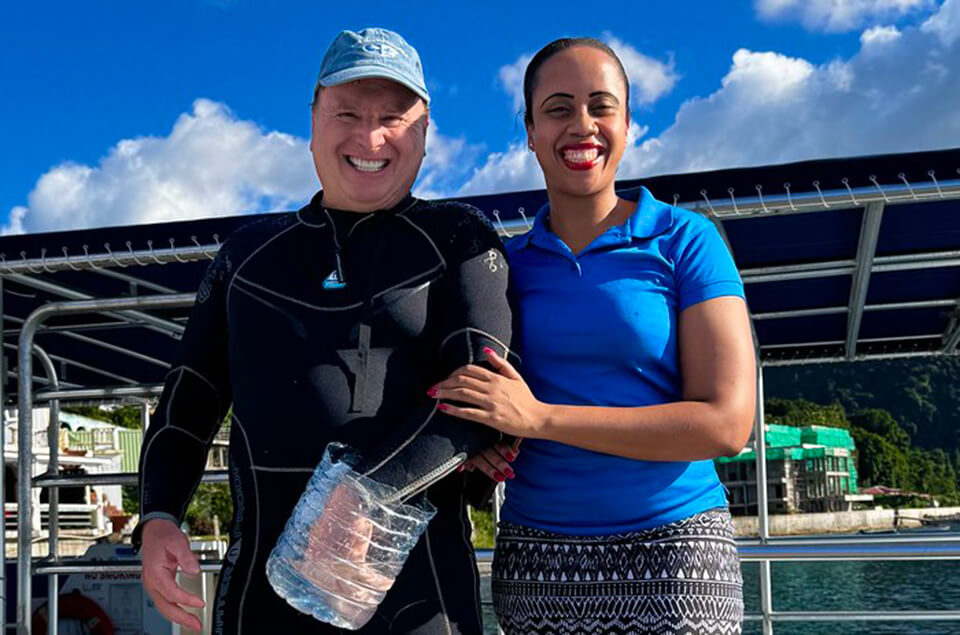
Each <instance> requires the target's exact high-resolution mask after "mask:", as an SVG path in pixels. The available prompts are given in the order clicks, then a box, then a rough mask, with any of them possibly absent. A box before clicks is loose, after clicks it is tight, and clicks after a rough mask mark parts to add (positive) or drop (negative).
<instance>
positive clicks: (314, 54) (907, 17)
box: [0, 0, 960, 234]
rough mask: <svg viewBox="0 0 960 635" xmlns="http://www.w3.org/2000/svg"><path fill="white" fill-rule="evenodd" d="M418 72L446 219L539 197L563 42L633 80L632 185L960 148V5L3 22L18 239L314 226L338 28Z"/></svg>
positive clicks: (0, 41)
mask: <svg viewBox="0 0 960 635" xmlns="http://www.w3.org/2000/svg"><path fill="white" fill-rule="evenodd" d="M367 26H383V27H387V28H390V29H394V30H396V31H398V32H399V33H401V34H402V35H403V36H404V37H405V38H406V39H407V40H408V41H409V42H410V43H411V44H413V45H414V46H415V47H416V48H417V49H418V51H419V53H420V56H421V59H422V60H423V64H424V69H425V74H426V77H427V84H428V87H429V90H430V92H431V96H432V103H431V122H430V123H431V125H430V128H429V133H428V141H427V157H426V159H425V160H424V164H423V167H422V169H421V173H420V178H419V180H418V182H417V184H416V185H415V188H414V189H415V193H417V194H418V195H421V196H426V197H448V196H457V195H467V194H484V193H493V192H505V191H511V190H522V189H530V188H537V187H542V185H543V179H542V176H541V175H540V172H539V169H538V167H537V165H536V162H535V159H534V157H533V156H532V154H530V153H529V152H528V151H527V150H526V144H525V137H524V129H523V125H522V119H521V116H520V107H521V105H520V97H519V93H520V86H521V83H522V77H523V69H524V66H525V64H526V62H527V60H529V58H530V57H531V56H532V55H533V53H535V52H536V51H537V50H538V49H539V48H540V47H542V46H543V45H545V44H546V43H548V42H549V41H551V40H553V39H555V38H558V37H563V36H576V35H586V36H593V37H598V38H601V39H603V40H605V41H606V42H608V43H609V44H610V45H611V46H613V48H614V49H615V50H616V51H617V52H618V54H619V55H620V57H621V59H622V61H623V63H624V65H625V67H626V69H627V72H628V75H629V76H630V79H631V84H632V88H631V90H632V93H631V108H632V113H631V116H632V122H633V123H632V126H631V135H630V142H629V146H628V149H627V152H626V154H625V156H624V159H623V161H622V163H621V166H620V171H619V177H621V178H642V177H645V176H653V175H656V174H667V173H677V172H689V171H699V170H707V169H719V168H725V167H736V166H747V165H760V164H770V163H782V162H788V161H795V160H803V159H815V158H825V157H835V156H854V155H862V154H876V153H888V152H907V151H915V150H927V149H938V148H948V147H954V148H956V147H960V0H724V1H723V2H717V1H715V0H711V1H703V2H692V1H686V0H674V1H672V2H634V3H622V2H608V3H593V4H590V5H589V7H586V6H585V5H584V4H583V3H573V2H564V1H560V0H557V1H552V2H548V3H544V2H516V1H514V2H498V1H494V0H490V1H485V2H482V3H480V2H466V3H453V2H430V1H426V0H424V1H421V2H413V3H402V2H396V1H395V0H394V1H393V2H377V1H376V0H365V1H363V2H341V3H332V2H323V1H322V0H312V1H307V0H303V1H299V2H295V1H286V0H271V1H269V2H268V1H267V0H259V1H255V0H164V1H162V2H161V1H159V0H156V1H154V2H152V3H147V2H127V1H119V0H98V1H97V2H76V0H73V1H70V2H65V1H61V0H49V1H45V2H27V1H25V0H18V1H9V2H4V3H2V4H0V232H2V233H4V234H10V233H24V232H30V233H32V232H43V231H59V230H66V229H77V228H87V227H102V226H110V225H128V224H136V223H149V222H162V221H169V220H182V219H190V218H201V217H210V216H219V215H236V214H254V213H262V212H266V211H275V210H289V209H296V208H297V207H299V206H300V205H302V204H303V203H304V202H305V201H306V200H308V199H309V197H310V196H311V195H312V194H313V193H314V192H315V191H316V190H317V189H318V182H317V179H316V174H315V172H314V169H313V163H312V159H311V157H310V154H309V150H308V147H307V144H308V136H309V131H310V125H309V124H310V110H309V101H310V97H311V93H312V90H313V86H314V83H315V81H316V75H317V72H318V70H319V65H320V60H321V58H322V56H323V53H324V51H325V50H326V47H327V46H328V44H329V43H330V42H331V40H332V39H333V38H334V37H335V36H336V34H337V33H338V32H339V31H340V30H342V29H353V30H359V29H361V28H364V27H367Z"/></svg>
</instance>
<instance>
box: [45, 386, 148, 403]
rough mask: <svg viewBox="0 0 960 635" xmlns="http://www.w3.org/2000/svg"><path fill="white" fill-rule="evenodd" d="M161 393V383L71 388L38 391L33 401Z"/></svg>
mask: <svg viewBox="0 0 960 635" xmlns="http://www.w3.org/2000/svg"><path fill="white" fill-rule="evenodd" d="M161 393H163V384H148V385H141V386H113V387H110V388H73V389H70V390H43V391H41V392H38V393H37V394H36V396H35V397H34V401H48V400H50V399H59V400H60V401H84V400H88V399H97V400H101V401H102V400H104V399H121V398H123V397H152V396H159V395H160V394H161Z"/></svg>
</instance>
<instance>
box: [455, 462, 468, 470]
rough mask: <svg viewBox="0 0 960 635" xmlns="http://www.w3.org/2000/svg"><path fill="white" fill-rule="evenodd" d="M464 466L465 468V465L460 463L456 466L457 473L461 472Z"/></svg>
mask: <svg viewBox="0 0 960 635" xmlns="http://www.w3.org/2000/svg"><path fill="white" fill-rule="evenodd" d="M466 466H467V464H466V463H461V464H460V465H458V466H457V471H458V472H462V471H463V468H465V467H466Z"/></svg>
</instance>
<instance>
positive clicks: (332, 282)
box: [323, 269, 347, 289]
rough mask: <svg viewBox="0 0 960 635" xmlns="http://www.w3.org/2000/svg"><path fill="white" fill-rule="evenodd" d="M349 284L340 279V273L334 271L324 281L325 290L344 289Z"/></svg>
mask: <svg viewBox="0 0 960 635" xmlns="http://www.w3.org/2000/svg"><path fill="white" fill-rule="evenodd" d="M345 286H347V283H346V282H344V281H343V278H341V277H340V272H339V271H337V270H336V269H334V270H333V271H331V272H330V275H328V276H327V277H326V278H324V279H323V288H324V289H342V288H344V287H345Z"/></svg>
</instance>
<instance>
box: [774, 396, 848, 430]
mask: <svg viewBox="0 0 960 635" xmlns="http://www.w3.org/2000/svg"><path fill="white" fill-rule="evenodd" d="M764 419H765V421H766V423H776V424H780V425H785V426H795V427H804V426H830V427H832V428H849V427H850V422H849V421H847V413H846V410H844V408H843V406H842V405H840V402H836V401H835V402H833V403H831V404H830V405H828V406H824V405H821V404H818V403H814V402H812V401H808V400H806V399H782V398H780V397H771V398H769V399H767V400H766V401H765V402H764Z"/></svg>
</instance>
